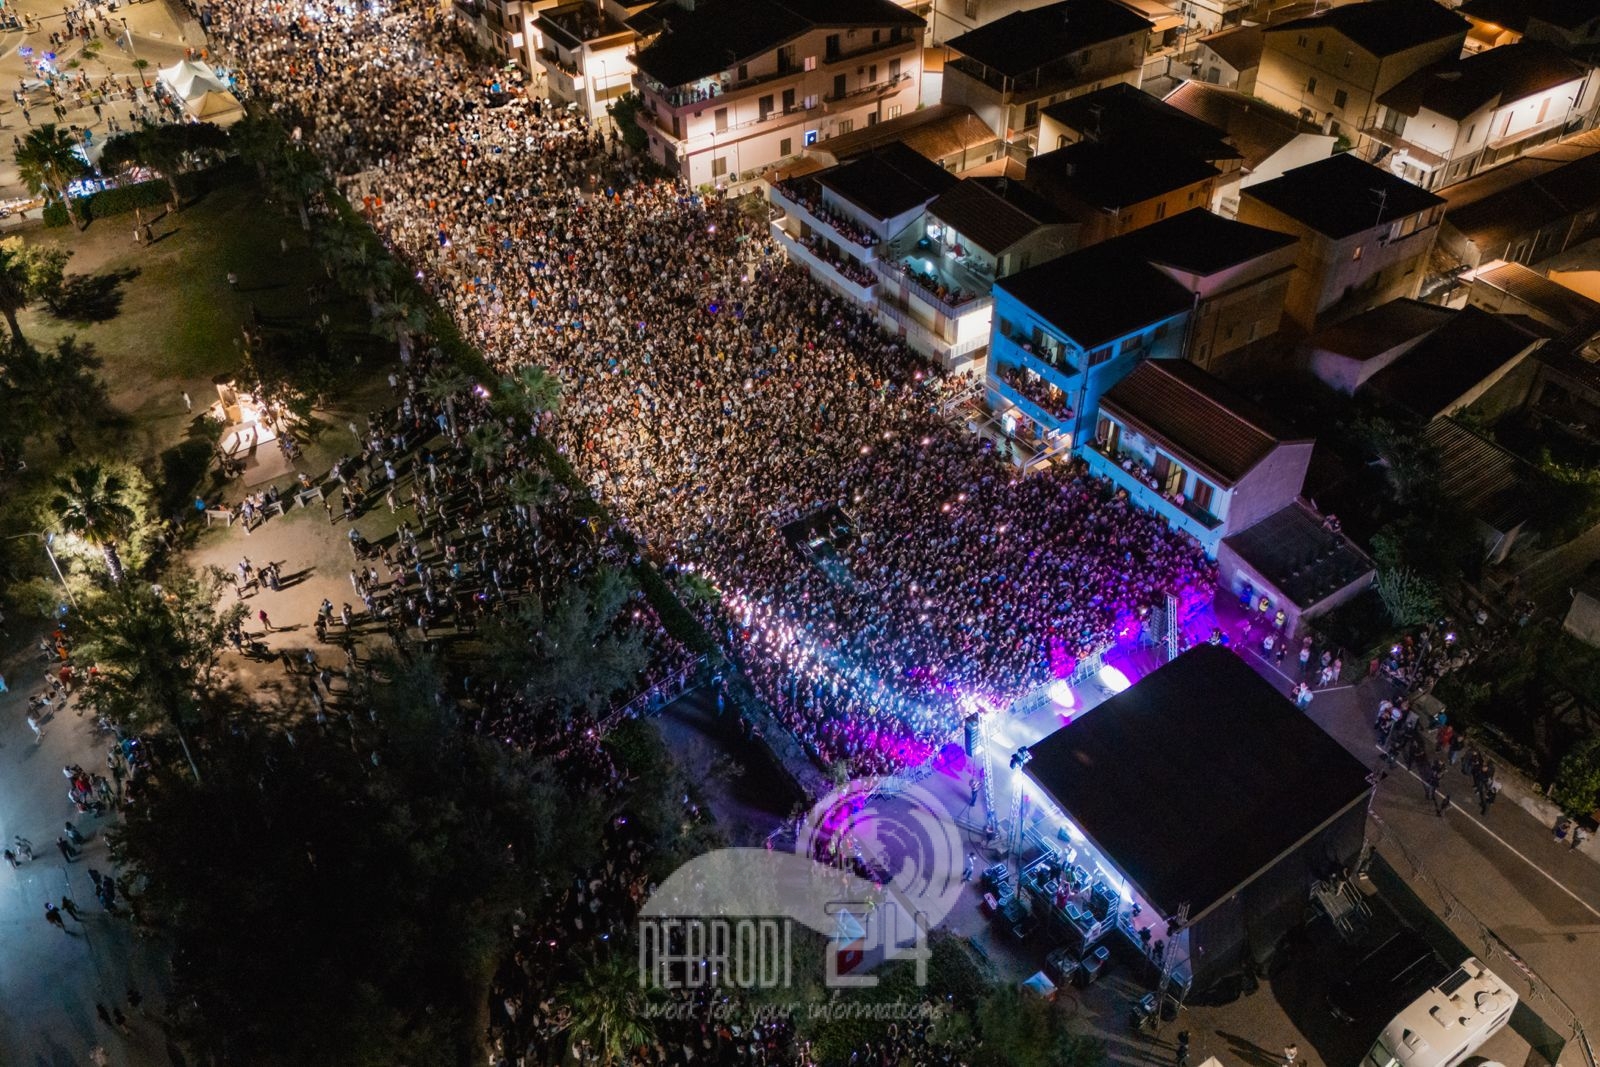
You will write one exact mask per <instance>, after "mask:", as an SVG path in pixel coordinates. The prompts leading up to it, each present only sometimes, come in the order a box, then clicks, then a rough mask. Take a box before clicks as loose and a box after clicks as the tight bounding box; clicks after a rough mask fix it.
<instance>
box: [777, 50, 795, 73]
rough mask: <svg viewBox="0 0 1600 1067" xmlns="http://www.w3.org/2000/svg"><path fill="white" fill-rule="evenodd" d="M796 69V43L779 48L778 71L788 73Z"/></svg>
mask: <svg viewBox="0 0 1600 1067" xmlns="http://www.w3.org/2000/svg"><path fill="white" fill-rule="evenodd" d="M793 69H794V45H792V44H786V45H784V46H783V47H782V48H780V49H778V73H779V74H787V73H788V72H789V71H791V70H793Z"/></svg>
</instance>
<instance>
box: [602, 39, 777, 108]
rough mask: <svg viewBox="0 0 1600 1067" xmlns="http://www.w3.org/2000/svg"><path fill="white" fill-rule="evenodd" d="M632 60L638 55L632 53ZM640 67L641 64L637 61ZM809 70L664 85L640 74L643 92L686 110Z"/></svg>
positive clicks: (672, 106) (745, 93) (641, 91)
mask: <svg viewBox="0 0 1600 1067" xmlns="http://www.w3.org/2000/svg"><path fill="white" fill-rule="evenodd" d="M628 58H629V60H634V58H635V56H634V54H633V53H630V54H629V56H628ZM635 66H637V63H635ZM803 74H805V71H804V70H803V69H801V68H799V67H790V68H788V69H786V70H773V71H768V72H766V73H765V74H757V75H756V76H755V77H753V78H746V79H744V80H743V81H739V82H733V81H730V82H724V81H722V80H721V79H720V78H703V79H701V80H700V82H698V83H697V84H695V85H678V86H669V85H662V84H661V83H660V82H658V81H656V80H655V79H654V78H651V77H649V76H648V75H645V74H640V75H639V77H638V79H637V84H638V86H639V89H640V95H641V96H644V95H649V96H651V97H654V98H655V99H657V100H660V101H661V102H662V103H663V104H664V105H666V106H667V107H668V108H670V109H671V110H673V111H675V112H679V113H681V112H684V111H687V110H690V109H699V108H704V107H709V106H711V105H713V104H716V103H718V102H719V101H722V100H724V99H725V98H736V97H741V96H746V95H748V94H749V92H750V90H752V89H757V88H760V87H762V86H766V85H770V84H772V83H774V82H780V81H785V80H792V79H795V78H799V77H801V76H802V75H803Z"/></svg>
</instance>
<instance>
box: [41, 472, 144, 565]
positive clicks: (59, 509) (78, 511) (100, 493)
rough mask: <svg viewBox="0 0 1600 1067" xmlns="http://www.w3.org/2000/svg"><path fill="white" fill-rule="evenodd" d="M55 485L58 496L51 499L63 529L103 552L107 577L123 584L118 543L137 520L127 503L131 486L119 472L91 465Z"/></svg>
mask: <svg viewBox="0 0 1600 1067" xmlns="http://www.w3.org/2000/svg"><path fill="white" fill-rule="evenodd" d="M51 485H52V486H53V487H54V489H55V495H54V496H52V497H51V498H50V510H51V511H54V512H55V513H56V515H58V516H59V517H60V522H61V527H62V529H64V530H66V531H67V532H68V533H71V534H77V535H78V536H79V537H81V538H83V539H84V540H85V541H87V542H88V543H89V544H91V545H94V546H95V547H97V548H99V549H100V553H101V555H103V556H104V557H105V561H106V573H107V574H109V575H110V576H111V580H112V581H113V582H116V583H120V582H121V581H122V558H121V557H120V556H118V555H117V542H118V541H120V540H122V539H123V538H124V537H126V536H128V533H129V531H130V530H132V528H133V523H134V519H135V516H134V513H133V509H132V508H131V507H129V506H128V503H127V501H126V499H125V497H126V495H127V492H128V485H127V482H125V481H124V480H123V478H122V475H120V474H118V473H117V472H116V471H113V470H108V469H107V468H106V467H104V466H103V465H101V464H99V463H88V464H85V465H83V466H81V467H74V468H73V469H72V470H69V471H67V472H66V473H65V474H60V475H57V476H56V477H55V478H54V479H53V480H52V482H51Z"/></svg>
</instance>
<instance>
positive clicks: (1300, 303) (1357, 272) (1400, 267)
mask: <svg viewBox="0 0 1600 1067" xmlns="http://www.w3.org/2000/svg"><path fill="white" fill-rule="evenodd" d="M1444 204H1445V201H1444V199H1443V198H1441V197H1438V196H1435V195H1434V194H1433V193H1430V192H1428V191H1427V190H1425V189H1422V188H1420V187H1418V186H1416V185H1412V184H1411V183H1410V182H1407V181H1403V180H1401V179H1400V178H1397V177H1395V176H1394V175H1393V174H1390V173H1389V172H1388V171H1386V170H1382V169H1380V168H1378V167H1374V166H1373V165H1372V164H1370V163H1364V162H1362V161H1361V160H1360V159H1357V158H1356V157H1355V156H1354V154H1353V153H1350V152H1345V153H1341V154H1340V155H1336V156H1333V157H1331V158H1329V159H1324V160H1322V161H1320V162H1318V163H1311V164H1308V165H1306V166H1303V167H1296V168H1294V169H1293V170H1290V171H1288V172H1286V173H1285V174H1284V175H1283V176H1282V177H1279V178H1274V179H1273V180H1272V181H1269V182H1262V183H1261V184H1259V185H1252V186H1250V187H1249V188H1248V189H1245V190H1244V191H1243V193H1242V194H1241V197H1240V201H1239V221H1240V222H1248V223H1250V224H1251V225H1254V226H1262V227H1265V228H1266V229H1269V230H1277V231H1279V232H1280V233H1287V234H1292V235H1294V236H1295V237H1298V238H1299V242H1298V244H1297V245H1296V246H1295V247H1296V250H1297V261H1296V267H1295V272H1294V274H1293V276H1292V279H1291V281H1290V283H1289V295H1288V299H1287V301H1286V304H1285V312H1286V314H1287V316H1288V317H1289V318H1290V319H1291V320H1293V321H1294V322H1295V323H1296V324H1298V325H1299V327H1300V328H1301V329H1303V330H1304V331H1306V332H1307V333H1313V332H1315V331H1316V330H1318V329H1320V328H1321V327H1323V326H1326V325H1328V324H1330V323H1333V322H1338V321H1339V320H1341V319H1344V318H1349V317H1350V316H1351V315H1354V314H1357V313H1359V312H1362V311H1365V310H1367V309H1368V308H1372V307H1376V306H1377V305H1379V304H1384V303H1388V302H1389V301H1390V300H1396V299H1399V298H1401V297H1415V296H1416V295H1417V293H1418V291H1419V290H1420V289H1421V287H1422V278H1423V275H1424V273H1425V272H1426V267H1427V260H1428V255H1429V253H1431V252H1432V251H1433V246H1434V242H1435V240H1436V239H1437V237H1438V235H1439V222H1440V220H1441V219H1442V218H1443V217H1444Z"/></svg>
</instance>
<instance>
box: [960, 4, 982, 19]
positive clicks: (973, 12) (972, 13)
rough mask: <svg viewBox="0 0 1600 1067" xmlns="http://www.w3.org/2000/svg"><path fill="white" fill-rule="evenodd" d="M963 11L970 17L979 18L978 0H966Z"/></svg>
mask: <svg viewBox="0 0 1600 1067" xmlns="http://www.w3.org/2000/svg"><path fill="white" fill-rule="evenodd" d="M961 13H962V14H963V15H965V16H966V17H967V18H969V19H975V18H977V17H978V0H966V2H965V3H964V4H962V5H961Z"/></svg>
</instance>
